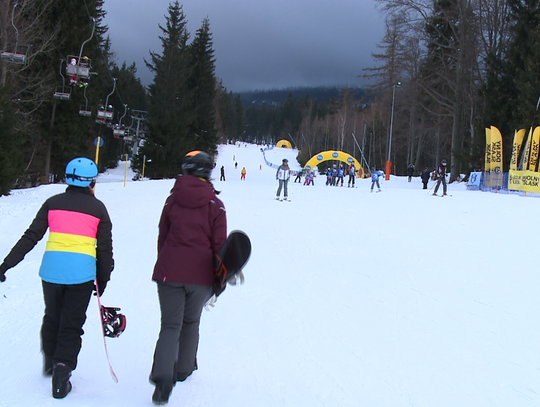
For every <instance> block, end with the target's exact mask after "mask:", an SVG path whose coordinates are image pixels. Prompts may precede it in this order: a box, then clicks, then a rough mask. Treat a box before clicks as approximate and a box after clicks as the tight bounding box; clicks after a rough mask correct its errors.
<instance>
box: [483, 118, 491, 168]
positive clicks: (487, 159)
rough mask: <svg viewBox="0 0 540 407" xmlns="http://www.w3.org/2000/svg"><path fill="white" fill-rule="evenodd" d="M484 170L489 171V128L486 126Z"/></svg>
mask: <svg viewBox="0 0 540 407" xmlns="http://www.w3.org/2000/svg"><path fill="white" fill-rule="evenodd" d="M484 171H485V172H489V171H491V129H490V128H489V127H486V164H485V166H484Z"/></svg>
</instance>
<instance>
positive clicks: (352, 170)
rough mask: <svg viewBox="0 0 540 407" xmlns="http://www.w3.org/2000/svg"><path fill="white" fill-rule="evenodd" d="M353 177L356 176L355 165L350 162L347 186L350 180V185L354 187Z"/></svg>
mask: <svg viewBox="0 0 540 407" xmlns="http://www.w3.org/2000/svg"><path fill="white" fill-rule="evenodd" d="M355 177H356V167H355V166H354V164H351V165H350V166H349V182H348V183H347V187H350V186H351V182H352V186H353V188H354V178H355Z"/></svg>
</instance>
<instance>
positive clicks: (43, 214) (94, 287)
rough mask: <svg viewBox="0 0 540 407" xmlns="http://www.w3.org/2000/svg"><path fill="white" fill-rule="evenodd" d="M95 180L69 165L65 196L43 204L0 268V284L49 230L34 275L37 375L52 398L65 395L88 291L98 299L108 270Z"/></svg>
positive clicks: (106, 230) (107, 240) (91, 172)
mask: <svg viewBox="0 0 540 407" xmlns="http://www.w3.org/2000/svg"><path fill="white" fill-rule="evenodd" d="M97 175H98V169H97V166H96V164H95V163H94V162H93V161H92V160H90V159H88V158H84V157H82V158H75V159H73V160H71V161H70V162H69V164H68V165H67V167H66V183H67V184H68V187H67V189H66V191H65V192H64V193H62V194H58V195H55V196H53V197H51V198H49V199H47V200H46V201H45V203H44V204H43V205H42V206H41V209H40V210H39V211H38V213H37V215H36V218H35V219H34V220H33V222H32V224H31V225H30V227H29V228H28V229H27V230H26V232H24V235H23V236H22V237H21V238H20V239H19V241H18V242H17V243H16V244H15V246H14V247H13V248H12V249H11V251H10V252H9V254H8V255H7V256H6V258H5V259H4V261H3V263H2V264H1V265H0V281H1V282H4V281H5V280H6V277H5V273H6V271H7V270H9V269H10V268H12V267H15V266H16V265H17V264H19V262H21V261H22V260H23V258H24V256H25V255H26V254H27V253H28V252H29V251H30V250H32V249H33V248H34V246H35V245H36V244H37V243H38V242H39V241H40V240H41V239H42V238H43V236H44V235H45V232H46V231H47V229H49V240H48V241H47V245H46V247H45V253H44V255H43V260H42V262H41V267H40V269H39V276H40V277H41V280H42V287H43V298H44V300H45V315H44V317H43V322H42V325H41V347H42V352H43V359H44V365H43V373H44V374H45V375H47V376H49V375H52V395H53V397H54V398H64V397H65V396H66V395H67V394H68V393H69V392H70V391H71V382H70V381H69V378H70V377H71V372H72V370H75V368H76V367H77V357H78V355H79V352H80V350H81V343H82V340H81V336H82V335H83V333H84V332H83V329H82V326H83V325H84V322H85V320H86V310H87V308H88V303H89V302H90V297H91V295H92V291H97V294H98V295H100V296H101V295H102V294H103V292H104V290H105V286H106V285H107V282H108V281H109V279H110V275H111V271H112V269H113V267H114V260H113V253H112V237H111V230H112V224H111V220H110V218H109V214H108V212H107V209H106V208H105V205H104V204H103V203H102V202H101V201H99V200H98V199H96V198H95V196H94V193H93V190H92V188H93V187H94V185H95V181H96V177H97ZM94 282H96V283H94Z"/></svg>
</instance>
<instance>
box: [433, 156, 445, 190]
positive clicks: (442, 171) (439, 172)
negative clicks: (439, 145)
mask: <svg viewBox="0 0 540 407" xmlns="http://www.w3.org/2000/svg"><path fill="white" fill-rule="evenodd" d="M441 182H442V184H443V196H444V195H446V160H442V161H441V165H439V169H438V170H437V185H435V191H433V195H437V191H438V190H439V185H441Z"/></svg>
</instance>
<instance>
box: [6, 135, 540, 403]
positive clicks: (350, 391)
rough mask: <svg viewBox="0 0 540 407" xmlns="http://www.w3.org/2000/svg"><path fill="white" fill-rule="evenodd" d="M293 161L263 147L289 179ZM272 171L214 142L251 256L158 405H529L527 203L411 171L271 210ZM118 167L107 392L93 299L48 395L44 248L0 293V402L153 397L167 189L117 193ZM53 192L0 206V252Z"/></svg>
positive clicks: (258, 157) (533, 368)
mask: <svg viewBox="0 0 540 407" xmlns="http://www.w3.org/2000/svg"><path fill="white" fill-rule="evenodd" d="M233 156H234V160H233ZM295 157H296V152H295V151H293V150H286V149H274V150H271V151H269V152H267V154H266V158H267V159H268V160H269V161H270V162H271V163H274V164H280V163H281V160H282V159H283V158H287V159H289V162H290V163H291V165H292V166H293V168H299V165H298V163H297V162H296V161H295ZM235 162H238V168H237V169H235V167H234V164H235ZM222 165H223V166H224V168H225V174H226V181H225V182H223V181H219V169H220V167H221V166H222ZM244 166H245V167H246V170H247V176H246V180H245V181H241V180H240V171H241V169H242V167H244ZM275 172H276V170H275V169H274V168H271V167H270V166H268V165H266V164H265V162H264V158H263V154H262V152H261V151H260V146H254V145H245V144H240V145H239V146H236V145H223V146H220V147H219V156H218V157H217V162H216V169H215V171H214V179H215V181H214V182H215V187H216V188H217V189H218V190H220V191H221V195H220V198H221V199H222V200H223V202H224V203H225V206H226V208H227V216H228V229H229V231H231V230H233V229H241V230H244V231H246V232H247V234H248V235H249V236H250V238H251V241H252V245H253V252H252V255H251V259H250V262H249V263H248V265H247V266H246V268H245V270H244V272H245V276H246V282H245V284H244V285H243V286H241V287H229V288H228V289H227V291H226V292H225V293H224V294H223V295H222V296H221V297H220V298H219V300H218V302H217V304H216V306H215V308H212V309H211V310H210V311H209V312H206V311H204V312H203V317H202V322H201V333H200V335H201V337H200V345H199V353H198V362H199V370H198V371H196V372H195V373H194V374H193V375H192V376H191V377H189V378H188V379H187V380H186V381H185V382H184V383H179V384H178V385H177V386H176V387H175V388H174V390H173V393H172V396H171V399H170V402H169V405H171V406H183V407H194V406H212V407H254V406H256V407H314V406H325V407H326V406H336V407H358V406H366V407H368V406H369V407H405V406H415V407H456V406H460V407H462V406H471V407H488V406H489V407H493V406H498V407H499V406H500V407H525V406H539V405H540V352H539V351H538V349H539V344H540V329H539V324H538V311H539V309H540V295H539V294H538V291H539V287H540V284H539V283H540V277H539V274H540V273H539V272H538V269H537V263H538V261H537V251H536V249H535V243H534V242H535V241H536V237H537V231H536V229H537V225H538V224H539V223H540V211H539V210H538V205H539V201H538V200H537V199H536V198H526V197H523V196H518V195H501V194H493V193H482V192H477V191H475V192H473V191H467V190H466V186H465V185H464V184H451V185H449V192H450V193H451V194H452V197H447V198H443V199H441V198H435V197H432V196H430V195H428V194H427V191H425V190H422V186H421V182H420V179H419V178H418V177H415V178H414V179H413V181H412V182H411V183H409V182H407V179H406V177H394V176H392V177H391V179H390V180H389V181H383V182H382V183H381V187H382V192H381V193H380V194H376V193H373V194H371V193H370V192H369V188H370V186H371V182H370V180H363V179H360V180H357V183H356V185H357V188H354V189H353V188H346V187H343V188H341V187H327V186H325V180H324V179H322V177H317V178H316V179H315V186H314V187H311V186H310V187H307V186H303V185H300V184H298V183H296V184H295V183H292V182H291V184H290V193H289V195H290V197H291V199H292V201H291V202H278V201H276V200H274V195H275V189H276V180H275ZM124 173H125V167H124V163H121V165H120V166H119V167H118V168H117V169H115V170H112V171H109V172H107V173H105V174H102V175H100V177H99V181H98V184H97V188H96V194H97V196H98V198H99V199H101V200H102V201H103V202H104V203H105V204H106V205H107V208H108V210H109V213H110V215H111V218H112V221H113V243H114V257H115V261H116V268H115V270H114V272H113V275H112V280H111V282H110V283H109V285H108V286H107V290H106V291H105V294H104V296H103V298H102V302H103V303H104V304H105V305H108V306H118V307H121V308H122V312H123V313H125V315H126V316H127V329H126V331H125V332H124V333H123V334H122V336H120V337H119V338H116V339H108V340H107V341H108V348H109V353H110V356H111V361H112V363H113V366H114V368H115V370H116V373H117V375H118V377H119V383H118V384H115V383H114V382H113V381H112V380H111V378H110V376H109V372H108V368H107V364H106V359H105V355H104V350H103V343H102V339H101V331H100V327H99V315H98V309H97V304H96V300H95V298H93V299H92V300H91V303H90V306H89V309H88V319H87V322H86V324H85V326H84V329H85V335H84V336H83V347H82V350H81V353H80V356H79V365H78V367H77V369H76V371H74V373H73V377H72V383H73V391H72V392H71V393H70V394H69V395H68V396H67V397H66V398H65V399H64V400H62V401H58V400H54V399H53V398H52V397H51V383H50V379H49V378H45V377H43V376H42V375H41V367H42V366H41V364H42V360H41V354H40V344H39V330H40V324H41V318H42V315H43V299H42V293H41V285H40V279H39V277H38V268H39V264H40V261H41V257H42V254H43V250H44V243H45V240H46V239H43V240H42V241H41V242H40V243H39V244H38V245H37V247H35V248H34V250H33V251H32V252H30V253H29V254H28V255H27V256H26V258H25V259H24V260H23V261H22V262H21V263H20V264H19V265H18V266H17V267H15V268H13V269H10V270H9V271H8V272H7V274H6V277H7V280H6V282H5V283H3V284H0V329H1V332H2V334H1V335H0V360H1V361H2V367H1V368H0V394H1V396H0V406H9V407H27V406H44V407H47V406H53V405H54V406H58V405H59V404H62V405H65V406H78V407H80V406H87V407H101V406H103V405H106V406H150V405H151V404H152V403H151V396H152V392H153V386H152V385H150V384H149V382H148V374H149V372H150V368H151V364H152V355H153V351H154V345H155V342H156V340H157V337H158V332H159V319H160V314H159V305H158V298H157V292H156V287H155V283H153V282H152V281H151V274H152V269H153V265H154V262H155V260H156V245H157V233H158V230H157V225H158V220H159V216H160V213H161V209H162V206H163V203H164V201H165V198H166V197H167V195H168V193H169V191H170V189H171V187H172V186H173V183H174V180H160V181H149V180H144V181H142V182H141V181H138V182H133V181H131V176H132V175H133V174H132V173H131V171H129V170H128V171H127V182H125V186H124ZM432 185H433V184H432V182H430V184H429V187H431V186H432ZM64 189H65V185H48V186H40V187H37V188H32V189H26V190H15V191H13V193H12V195H10V196H7V197H1V198H0V230H2V233H1V234H0V259H2V258H3V257H5V256H6V255H7V253H8V252H9V250H10V249H11V247H12V246H13V245H14V244H15V243H16V242H17V240H18V239H19V237H20V236H21V235H22V233H23V232H24V231H25V229H26V228H27V227H28V225H29V224H30V223H31V221H32V219H33V218H34V216H35V214H36V212H37V211H38V209H39V207H40V206H41V204H42V203H43V201H44V200H45V199H46V198H47V197H49V196H51V195H53V194H57V193H60V192H62V191H63V190H64Z"/></svg>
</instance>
